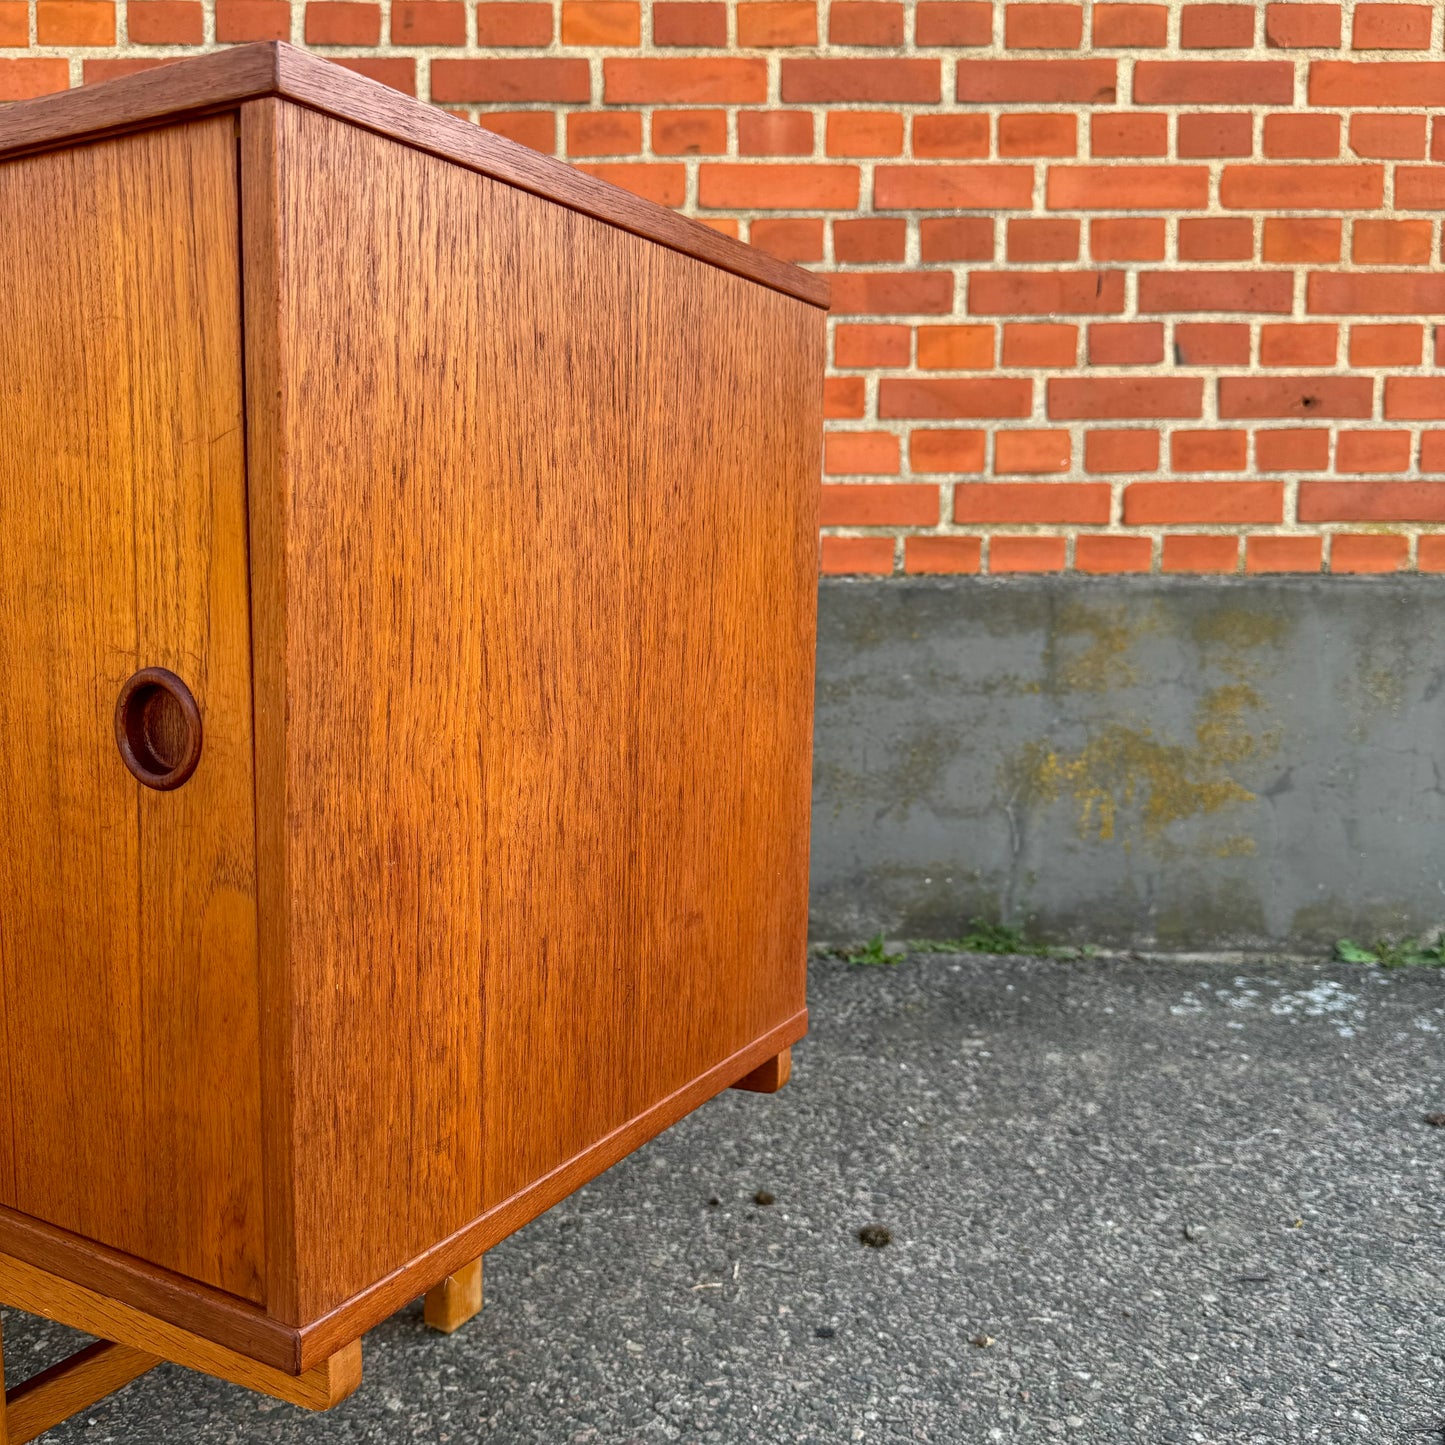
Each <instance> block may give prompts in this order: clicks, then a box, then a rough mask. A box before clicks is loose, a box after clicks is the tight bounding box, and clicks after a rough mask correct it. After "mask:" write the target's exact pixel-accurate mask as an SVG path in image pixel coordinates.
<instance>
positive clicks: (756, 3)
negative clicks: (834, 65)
mask: <svg viewBox="0 0 1445 1445" xmlns="http://www.w3.org/2000/svg"><path fill="white" fill-rule="evenodd" d="M735 14H736V16H737V24H738V44H739V45H747V46H758V47H764V46H768V47H776V46H789V45H816V44H817V43H818V7H817V5H816V4H814V3H813V0H742V3H741V4H739V5H737V6H736V8H735Z"/></svg>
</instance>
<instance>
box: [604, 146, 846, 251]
mask: <svg viewBox="0 0 1445 1445" xmlns="http://www.w3.org/2000/svg"><path fill="white" fill-rule="evenodd" d="M578 170H582V171H586V172H587V174H588V175H589V176H596V177H597V179H598V180H600V181H606V182H607V183H608V184H609V185H613V186H621V187H622V189H623V190H624V191H631V192H632V193H633V194H634V195H637V196H644V197H646V199H647V200H649V201H656V202H657V204H658V205H659V206H680V205H682V203H683V201H684V200H685V199H686V196H687V169H686V167H684V166H668V165H653V164H651V163H649V162H647V161H636V162H633V163H631V164H626V163H624V164H621V165H618V164H610V165H586V166H579V167H578ZM821 257H822V252H821V250H820V251H819V254H818V257H816V258H811V259H821Z"/></svg>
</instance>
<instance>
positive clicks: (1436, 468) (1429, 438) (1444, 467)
mask: <svg viewBox="0 0 1445 1445" xmlns="http://www.w3.org/2000/svg"><path fill="white" fill-rule="evenodd" d="M1420 470H1421V471H1422V472H1445V431H1427V432H1421V433H1420Z"/></svg>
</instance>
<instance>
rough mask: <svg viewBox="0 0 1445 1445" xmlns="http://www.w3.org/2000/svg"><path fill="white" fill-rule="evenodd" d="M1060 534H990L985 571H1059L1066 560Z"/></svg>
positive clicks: (1064, 547)
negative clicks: (1011, 535)
mask: <svg viewBox="0 0 1445 1445" xmlns="http://www.w3.org/2000/svg"><path fill="white" fill-rule="evenodd" d="M1067 547H1068V543H1067V541H1066V540H1065V539H1064V538H1063V537H994V538H992V539H991V540H990V541H989V544H988V570H989V571H990V572H996V573H1006V572H1062V571H1063V569H1064V563H1065V562H1066V560H1067V559H1068V551H1067Z"/></svg>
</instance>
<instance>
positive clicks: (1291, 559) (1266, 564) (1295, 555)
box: [1244, 536, 1324, 572]
mask: <svg viewBox="0 0 1445 1445" xmlns="http://www.w3.org/2000/svg"><path fill="white" fill-rule="evenodd" d="M1323 560H1324V539H1323V538H1321V537H1270V536H1264V537H1246V538H1245V542H1244V570H1245V571H1246V572H1318V571H1319V570H1320V566H1321V564H1322V562H1323Z"/></svg>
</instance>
